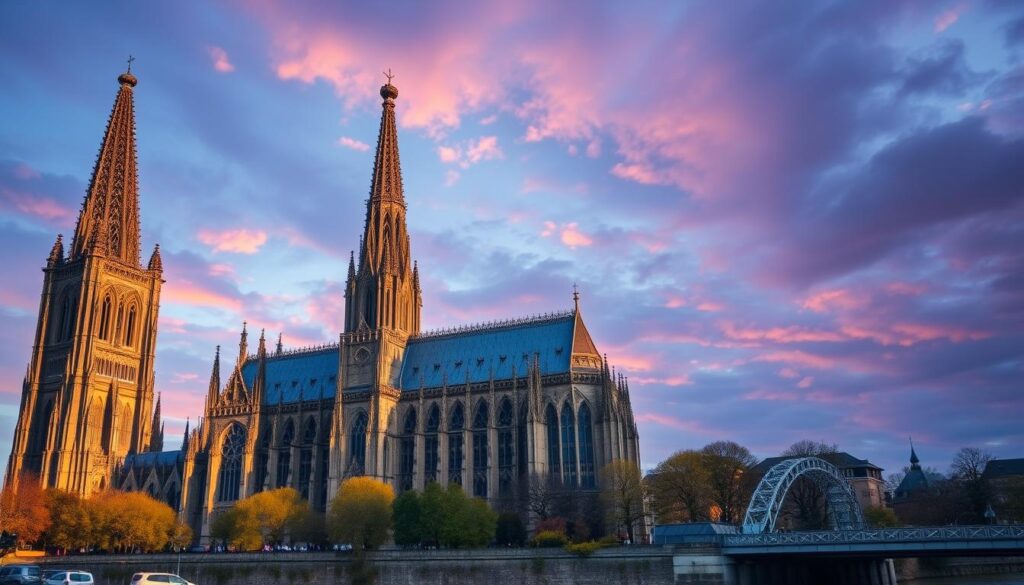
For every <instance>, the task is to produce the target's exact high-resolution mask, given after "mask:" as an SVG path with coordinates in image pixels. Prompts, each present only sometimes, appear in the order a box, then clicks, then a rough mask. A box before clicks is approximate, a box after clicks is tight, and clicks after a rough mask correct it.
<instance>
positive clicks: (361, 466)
mask: <svg viewBox="0 0 1024 585" xmlns="http://www.w3.org/2000/svg"><path fill="white" fill-rule="evenodd" d="M368 423H369V419H368V418H367V416H366V413H365V412H360V413H359V414H357V415H356V422H355V423H354V424H353V425H352V432H351V434H350V435H349V440H348V445H349V453H350V455H349V466H348V467H349V475H363V474H364V473H366V426H367V424H368Z"/></svg>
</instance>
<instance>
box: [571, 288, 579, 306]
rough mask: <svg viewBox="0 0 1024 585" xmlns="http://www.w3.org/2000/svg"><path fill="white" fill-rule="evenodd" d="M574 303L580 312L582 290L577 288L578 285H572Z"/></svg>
mask: <svg viewBox="0 0 1024 585" xmlns="http://www.w3.org/2000/svg"><path fill="white" fill-rule="evenodd" d="M572 302H573V304H574V305H575V306H576V310H577V311H579V310H580V288H579V287H578V286H576V283H575V282H573V283H572Z"/></svg>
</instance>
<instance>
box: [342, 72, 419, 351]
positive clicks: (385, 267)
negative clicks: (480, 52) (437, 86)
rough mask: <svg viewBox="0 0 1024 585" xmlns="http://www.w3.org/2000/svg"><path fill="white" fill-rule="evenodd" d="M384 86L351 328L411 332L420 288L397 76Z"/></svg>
mask: <svg viewBox="0 0 1024 585" xmlns="http://www.w3.org/2000/svg"><path fill="white" fill-rule="evenodd" d="M385 75H386V76H387V78H388V81H387V83H386V84H385V85H383V86H382V87H381V88H380V96H381V98H383V100H384V102H383V104H382V110H383V111H382V113H381V118H380V133H379V135H378V136H377V152H376V156H375V158H374V162H373V178H372V180H371V183H370V198H369V199H368V200H367V202H366V223H365V226H364V229H363V237H362V238H361V239H360V242H359V262H358V266H359V269H358V272H357V271H356V269H355V268H356V263H355V262H354V261H353V260H354V259H353V260H350V262H349V274H348V276H349V280H348V288H347V290H346V293H345V298H346V303H345V311H346V314H345V331H348V332H352V331H356V330H358V329H359V328H361V327H363V326H364V324H365V326H366V327H369V328H370V329H377V328H388V329H394V330H397V331H404V332H405V333H416V332H418V331H419V321H420V305H421V301H420V293H419V290H418V289H415V288H414V287H413V273H412V271H413V262H412V256H411V253H410V246H409V234H408V229H407V228H406V224H405V212H406V208H405V196H404V194H403V191H402V169H401V165H400V164H399V161H398V129H397V127H396V124H395V99H396V98H397V97H398V88H396V87H395V86H394V85H392V83H391V80H392V78H393V77H394V76H393V75H391V74H390V73H386V74H385Z"/></svg>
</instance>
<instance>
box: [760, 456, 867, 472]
mask: <svg viewBox="0 0 1024 585" xmlns="http://www.w3.org/2000/svg"><path fill="white" fill-rule="evenodd" d="M799 457H807V455H788V456H784V457H768V458H767V459H763V460H762V461H761V462H760V463H758V464H757V465H755V466H754V469H753V471H755V472H757V473H765V472H767V471H768V470H769V469H771V468H772V467H774V466H776V465H777V464H779V463H782V462H783V461H786V460H788V459H797V458H799ZM817 457H819V458H821V459H824V460H825V461H828V462H829V463H831V464H832V465H835V466H836V467H838V468H839V469H859V468H868V469H877V470H879V471H882V468H881V467H878V466H877V465H875V464H874V463H871V462H870V461H868V460H867V459H858V458H856V457H854V456H853V455H850V454H849V453H847V452H846V451H837V452H835V453H826V454H824V455H817Z"/></svg>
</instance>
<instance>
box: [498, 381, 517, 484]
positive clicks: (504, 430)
mask: <svg viewBox="0 0 1024 585" xmlns="http://www.w3.org/2000/svg"><path fill="white" fill-rule="evenodd" d="M512 421H513V413H512V401H511V400H509V399H508V398H503V399H502V400H501V403H500V404H499V405H498V495H499V496H501V497H507V496H509V495H510V494H511V493H512V478H513V477H515V458H514V457H515V445H514V443H513V441H514V438H513V435H512Z"/></svg>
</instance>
